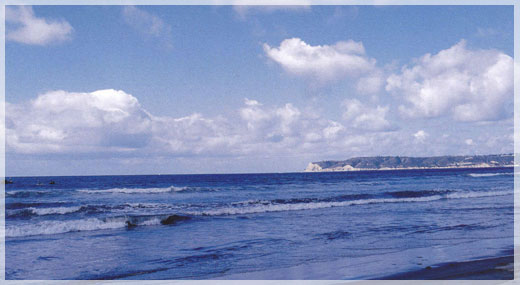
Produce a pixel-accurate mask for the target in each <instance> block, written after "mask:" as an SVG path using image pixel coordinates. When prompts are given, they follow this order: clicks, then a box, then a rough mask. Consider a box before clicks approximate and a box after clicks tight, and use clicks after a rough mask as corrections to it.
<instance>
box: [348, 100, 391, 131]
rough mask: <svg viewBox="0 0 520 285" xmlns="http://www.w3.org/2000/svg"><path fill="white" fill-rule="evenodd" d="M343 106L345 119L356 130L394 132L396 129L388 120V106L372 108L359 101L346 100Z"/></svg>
mask: <svg viewBox="0 0 520 285" xmlns="http://www.w3.org/2000/svg"><path fill="white" fill-rule="evenodd" d="M342 106H343V108H344V112H343V119H344V120H346V121H347V122H348V123H349V124H350V125H351V126H353V127H354V128H358V129H362V130H368V131H392V130H395V129H396V128H395V127H394V126H392V125H391V124H390V122H388V120H387V119H386V114H387V113H388V110H389V107H388V106H386V107H382V106H377V107H376V108H371V107H369V106H366V105H365V104H363V103H361V102H360V101H359V100H357V99H346V100H344V101H343V103H342Z"/></svg>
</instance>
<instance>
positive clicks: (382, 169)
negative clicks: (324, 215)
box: [302, 165, 520, 173]
mask: <svg viewBox="0 0 520 285" xmlns="http://www.w3.org/2000/svg"><path fill="white" fill-rule="evenodd" d="M515 167H520V165H501V166H489V165H487V166H464V167H457V166H448V167H401V168H389V167H384V168H349V169H343V168H325V169H321V170H307V169H306V170H304V171H302V172H303V173H312V172H357V171H392V170H437V169H438V170H442V169H485V168H489V169H498V168H515Z"/></svg>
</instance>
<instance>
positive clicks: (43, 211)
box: [6, 203, 175, 218]
mask: <svg viewBox="0 0 520 285" xmlns="http://www.w3.org/2000/svg"><path fill="white" fill-rule="evenodd" d="M28 205H31V204H28ZM174 208H175V207H174V205H169V204H159V203H127V204H122V205H115V206H106V205H82V206H72V207H48V208H35V207H28V208H23V209H15V210H7V211H6V214H7V218H26V217H31V216H46V215H66V214H73V213H79V212H82V213H89V214H94V213H102V212H106V211H111V210H125V211H126V210H132V209H133V210H139V209H174Z"/></svg>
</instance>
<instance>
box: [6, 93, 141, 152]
mask: <svg viewBox="0 0 520 285" xmlns="http://www.w3.org/2000/svg"><path fill="white" fill-rule="evenodd" d="M150 125H151V117H150V115H149V114H148V113H147V112H146V111H144V110H143V109H142V108H141V106H140V105H139V103H138V101H137V99H136V98H135V97H133V96H131V95H129V94H126V93H125V92H123V91H116V90H99V91H96V92H91V93H73V92H65V91H52V92H48V93H45V94H42V95H40V96H38V97H37V98H36V99H34V100H32V101H30V102H28V103H26V104H22V105H14V104H7V106H6V141H7V144H8V146H9V147H11V148H12V149H13V150H14V151H16V152H21V153H46V152H69V151H77V152H93V151H102V150H112V151H125V150H130V149H133V148H138V147H142V146H144V145H146V143H147V141H148V139H149V129H150Z"/></svg>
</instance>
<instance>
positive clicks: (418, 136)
mask: <svg viewBox="0 0 520 285" xmlns="http://www.w3.org/2000/svg"><path fill="white" fill-rule="evenodd" d="M428 136H429V135H428V133H427V132H425V131H424V130H419V131H417V132H416V133H415V134H413V137H414V138H415V140H416V141H418V142H421V143H423V142H425V141H426V138H427V137H428Z"/></svg>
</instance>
